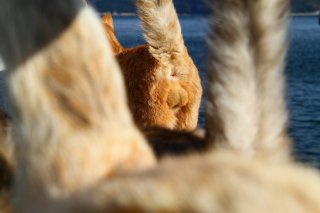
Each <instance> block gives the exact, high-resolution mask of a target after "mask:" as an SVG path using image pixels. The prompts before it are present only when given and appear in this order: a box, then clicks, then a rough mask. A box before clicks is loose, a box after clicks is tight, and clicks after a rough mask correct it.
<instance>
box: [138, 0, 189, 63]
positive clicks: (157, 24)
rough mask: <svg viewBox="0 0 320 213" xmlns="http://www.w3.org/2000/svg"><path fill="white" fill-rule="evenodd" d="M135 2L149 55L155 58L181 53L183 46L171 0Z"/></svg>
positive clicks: (142, 0) (141, 0)
mask: <svg viewBox="0 0 320 213" xmlns="http://www.w3.org/2000/svg"><path fill="white" fill-rule="evenodd" d="M136 2H137V7H138V11H139V17H140V19H141V21H142V25H143V30H144V35H145V38H146V40H147V42H148V44H149V45H150V48H149V51H150V53H151V54H152V55H153V56H155V57H156V58H159V57H160V56H163V55H166V54H167V55H169V56H170V55H172V54H179V53H182V52H183V51H184V50H185V46H184V41H183V37H182V34H181V26H180V23H179V20H178V16H177V13H176V11H175V8H174V5H173V2H172V0H137V1H136Z"/></svg>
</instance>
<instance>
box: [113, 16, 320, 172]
mask: <svg viewBox="0 0 320 213" xmlns="http://www.w3.org/2000/svg"><path fill="white" fill-rule="evenodd" d="M180 21H181V25H182V31H183V35H184V39H185V42H186V45H187V47H188V49H189V52H190V55H191V57H192V58H193V60H194V61H195V64H196V65H197V67H198V69H199V70H200V74H201V78H202V82H203V86H205V80H206V77H205V64H206V53H207V47H206V35H207V32H208V22H207V19H206V18H205V17H195V16H185V17H181V18H180ZM115 28H116V33H117V35H118V37H119V40H120V42H121V43H122V44H123V45H124V46H126V47H132V46H136V45H138V44H143V43H144V39H143V36H142V31H141V28H140V24H139V21H138V19H137V18H136V17H115ZM270 45H272V44H270ZM286 75H287V88H288V95H287V96H288V108H289V111H290V134H291V135H292V137H293V138H294V141H295V144H294V151H295V153H294V154H295V156H296V157H297V158H298V160H300V161H302V162H305V163H308V164H311V165H313V166H316V167H319V168H320V141H319V139H320V26H319V25H318V20H317V17H293V18H292V20H291V26H290V49H289V53H288V57H287V68H286ZM204 102H205V98H203V101H202V103H204ZM204 111H205V109H204V104H202V105H201V108H200V117H199V126H201V127H204V125H205V116H204Z"/></svg>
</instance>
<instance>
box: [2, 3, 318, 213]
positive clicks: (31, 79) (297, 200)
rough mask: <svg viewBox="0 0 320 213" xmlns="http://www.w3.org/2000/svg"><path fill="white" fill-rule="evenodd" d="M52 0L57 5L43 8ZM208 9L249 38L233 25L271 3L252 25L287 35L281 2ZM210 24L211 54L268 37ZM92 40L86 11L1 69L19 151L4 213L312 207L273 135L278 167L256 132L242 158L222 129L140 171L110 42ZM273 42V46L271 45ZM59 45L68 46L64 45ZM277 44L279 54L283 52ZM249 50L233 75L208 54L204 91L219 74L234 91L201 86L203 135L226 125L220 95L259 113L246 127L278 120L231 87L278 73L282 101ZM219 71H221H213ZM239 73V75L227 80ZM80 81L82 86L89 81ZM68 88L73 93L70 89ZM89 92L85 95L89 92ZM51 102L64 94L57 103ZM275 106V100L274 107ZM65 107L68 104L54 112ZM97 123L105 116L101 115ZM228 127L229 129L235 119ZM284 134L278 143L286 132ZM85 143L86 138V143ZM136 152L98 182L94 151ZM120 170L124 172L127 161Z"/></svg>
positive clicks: (301, 174)
mask: <svg viewBox="0 0 320 213" xmlns="http://www.w3.org/2000/svg"><path fill="white" fill-rule="evenodd" d="M20 1H21V2H23V1H22V0H20ZM61 1H62V0H61ZM63 1H64V2H68V1H67V0H63ZM69 1H71V0H69ZM218 1H219V2H218ZM0 2H1V1H0ZM56 2H59V0H56V1H54V3H56ZM212 2H215V3H217V4H215V6H216V7H217V8H219V9H220V10H221V12H217V11H216V12H215V14H214V15H215V20H217V21H218V20H219V19H222V16H224V14H229V15H230V16H229V17H230V19H229V18H226V19H225V20H224V24H225V25H227V26H230V27H231V29H230V30H231V31H233V32H240V31H244V32H243V33H244V34H246V36H248V38H251V36H252V35H251V34H250V33H248V32H249V31H247V28H243V24H244V23H249V22H248V21H253V19H254V18H256V19H257V20H259V18H261V17H260V15H261V16H263V15H264V14H263V13H255V12H256V11H260V10H258V9H257V8H260V7H258V5H260V6H261V7H265V8H269V7H271V6H272V5H273V6H272V7H271V8H273V9H274V10H269V12H270V13H271V11H272V13H271V14H278V15H279V16H268V17H267V16H265V17H264V18H263V20H265V21H266V22H265V23H266V25H264V27H267V26H272V25H273V23H278V21H279V20H283V21H281V24H280V25H279V26H278V27H279V28H284V29H286V27H287V24H286V19H287V4H288V2H287V1H286V0H268V1H264V0H257V1H250V0H225V1H220V0H216V1H214V0H212ZM264 4H266V5H264ZM275 5H277V7H275ZM276 10H278V12H279V13H277V12H276ZM67 11H68V10H66V11H65V12H67ZM280 11H281V12H280ZM59 12H60V11H59ZM260 12H261V11H260ZM241 17H242V18H244V19H241ZM13 18H14V17H13ZM234 18H236V19H237V20H238V21H240V22H243V23H242V24H240V25H236V26H234V25H233V24H231V23H233V21H234V20H235V19H234ZM222 20H223V19H222ZM253 22H254V21H253ZM28 23H29V24H32V23H30V22H28ZM217 24H218V25H216V27H215V28H214V30H213V36H211V37H210V41H211V43H210V46H211V47H212V48H213V50H215V51H217V49H216V48H215V45H218V46H220V47H221V51H222V52H223V50H224V51H226V52H227V53H228V51H231V50H233V51H237V48H235V47H237V45H235V43H233V41H236V44H238V45H240V46H242V45H244V43H243V42H245V44H247V45H249V46H250V47H252V48H253V49H252V50H255V51H253V52H256V51H257V50H258V49H260V48H258V47H259V45H260V43H259V42H257V41H259V39H258V38H264V37H265V36H267V35H268V33H270V32H273V30H263V31H257V32H260V33H258V34H257V35H259V37H252V40H251V39H250V41H251V42H253V43H251V42H248V41H246V40H245V39H244V40H243V39H241V40H238V39H237V37H238V36H239V34H238V33H234V34H229V33H228V29H227V28H223V27H222V26H221V27H222V28H223V30H222V29H221V28H220V27H219V23H217ZM221 24H222V23H221ZM84 26H85V27H84ZM88 27H90V30H88ZM257 27H258V26H257ZM253 29H255V27H253ZM271 29H273V28H271ZM285 31H286V30H285ZM92 33H95V35H96V36H97V37H95V38H94V39H93V37H92ZM285 34H286V33H284V34H282V36H283V37H282V36H279V37H275V38H273V39H280V41H281V40H282V39H283V40H282V41H284V40H285V39H284V37H285ZM103 36H104V35H103V32H102V27H101V26H99V24H98V20H97V19H96V18H94V14H93V13H92V12H91V11H90V10H89V9H85V10H84V11H82V12H81V13H80V14H79V15H78V16H77V17H76V20H75V21H74V22H72V24H71V25H70V27H69V28H67V29H66V30H65V32H63V34H62V35H60V36H59V37H58V38H57V39H56V40H55V41H53V42H52V43H50V44H48V46H46V47H45V48H44V49H41V51H39V52H38V53H37V54H36V55H33V56H31V57H30V58H28V60H27V61H26V63H24V64H22V65H20V66H18V67H17V69H15V70H13V71H12V72H11V73H10V82H9V84H10V91H11V93H12V99H13V103H15V105H14V107H15V108H16V110H15V111H14V112H15V113H16V114H15V115H14V121H15V122H16V123H15V124H14V125H13V128H14V130H15V134H17V135H14V138H13V139H14V142H15V143H16V144H17V145H19V146H18V147H20V148H19V150H18V151H19V152H17V153H16V157H17V159H18V166H17V171H16V173H17V174H18V176H17V177H16V183H15V185H14V188H13V198H14V200H13V206H14V210H15V211H14V212H32V213H34V212H35V213H37V212H49V213H50V212H80V213H84V212H159V213H160V212H197V213H198V212H200V213H201V212H204V213H211V212H223V213H248V212H259V213H267V212H279V213H283V212H290V213H305V212H308V213H309V212H310V213H318V212H320V176H319V172H318V171H316V170H314V169H310V168H303V166H301V165H298V164H297V163H294V162H292V161H287V157H286V156H288V154H282V153H288V152H289V149H287V148H286V146H283V145H282V140H280V139H279V140H278V139H277V138H278V137H275V139H276V141H275V142H272V144H274V146H278V148H277V149H275V150H274V153H273V154H274V155H275V158H276V159H277V160H274V159H272V157H271V156H270V155H269V150H270V149H269V145H266V146H265V143H263V141H266V139H265V138H264V137H262V136H263V134H259V137H261V138H260V139H261V140H260V141H262V143H261V144H259V145H258V146H256V147H259V148H257V149H252V150H254V151H253V152H246V149H238V148H235V147H233V145H232V143H230V140H229V137H228V134H225V135H224V137H221V138H223V140H219V141H218V142H219V143H221V144H219V145H217V146H215V147H214V149H213V150H211V151H210V152H208V153H207V154H203V155H192V156H185V157H182V158H173V157H171V158H170V157H169V158H168V159H167V160H164V161H163V162H161V163H160V164H159V165H154V166H153V167H152V168H149V169H148V170H147V171H141V170H140V169H141V164H140V163H141V162H142V163H145V164H144V165H143V166H142V167H148V166H150V164H152V163H153V161H152V159H153V158H152V157H150V152H149V151H148V149H147V148H146V147H145V145H144V140H143V138H142V137H141V135H140V134H139V132H138V131H137V130H136V128H135V127H134V125H133V122H132V121H131V119H130V115H129V113H128V109H127V107H126V103H125V98H124V92H123V90H124V85H123V83H122V81H121V76H120V75H119V74H118V73H119V70H118V67H117V66H116V64H115V61H114V59H113V58H112V52H111V47H110V46H109V45H107V44H105V43H104V42H103V41H104V40H105V39H104V38H103ZM230 36H231V37H230ZM232 36H235V40H233V39H230V38H232ZM267 37H268V36H267ZM76 38H80V39H79V40H77V39H76ZM218 38H220V39H218ZM227 38H228V39H227ZM224 39H227V40H224ZM77 41H79V42H80V43H81V45H88V46H85V47H83V46H82V47H81V50H82V51H80V50H79V49H78V48H79V47H80V46H81V45H80V43H77ZM226 41H228V42H226ZM276 41H278V40H276ZM283 44H284V43H282V42H280V43H279V45H283ZM60 45H61V46H60ZM230 45H235V47H230ZM66 46H67V47H68V48H65V47H66ZM256 47H257V49H256ZM282 47H284V48H285V46H282ZM82 48H84V49H82ZM234 48H235V49H234ZM261 48H262V46H261ZM241 49H242V48H241ZM246 49H247V48H244V50H246ZM0 50H1V51H2V52H3V50H5V49H1V46H0ZM57 50H61V51H57ZM7 51H9V50H7ZM69 51H70V52H69ZM266 51H267V50H266ZM282 51H285V50H281V52H282ZM244 52H246V51H244ZM249 52H250V51H249ZM253 52H250V54H249V53H248V52H247V54H248V55H247V56H246V57H245V58H251V60H252V61H256V63H253V64H254V67H257V68H254V69H246V70H242V69H241V72H240V71H239V69H237V70H234V69H233V68H232V67H230V69H222V68H223V67H224V66H223V65H225V64H227V62H226V61H225V60H228V57H227V56H228V55H226V57H225V58H223V57H218V56H219V54H217V55H214V56H212V58H210V61H212V63H213V64H209V69H208V72H217V73H216V74H215V75H212V76H210V85H213V84H215V83H217V84H218V85H219V84H221V82H222V81H221V79H220V78H223V76H224V78H226V79H228V80H232V79H233V77H235V78H236V79H237V81H238V82H237V84H235V85H233V84H228V82H227V81H223V83H224V84H223V86H221V87H222V89H221V91H224V90H228V89H229V90H230V91H233V89H234V88H233V87H234V86H237V87H239V92H240V94H239V97H238V96H237V95H232V96H231V95H228V93H226V92H219V91H218V92H214V90H213V89H212V88H214V87H212V88H210V90H209V93H210V98H209V101H208V102H209V106H210V104H211V105H215V106H214V107H215V108H214V107H211V108H209V109H208V110H215V111H213V112H212V113H211V114H210V112H208V117H207V119H208V120H209V124H210V125H209V127H208V129H207V131H216V129H215V128H213V125H212V124H221V123H222V124H224V123H226V122H227V120H226V116H224V114H223V113H222V114H221V116H213V115H214V113H215V112H216V111H219V112H220V111H222V110H221V109H220V107H221V106H224V105H220V104H217V103H219V100H223V96H225V98H227V99H228V100H231V99H234V100H233V101H231V102H232V103H236V104H235V107H237V106H239V105H241V104H243V105H244V107H245V108H246V107H249V108H250V109H251V108H253V109H254V111H252V112H251V113H258V114H257V115H256V117H258V118H257V120H258V122H257V123H258V124H259V125H258V126H257V127H256V128H257V130H256V131H257V132H262V130H264V129H265V128H264V124H263V123H264V122H265V121H266V120H265V119H262V118H263V116H261V114H262V112H263V111H264V110H265V109H268V110H271V111H268V110H267V111H266V112H269V113H271V114H270V116H271V117H272V116H273V115H272V113H273V110H276V112H277V113H278V111H279V112H280V111H281V112H282V113H284V114H286V110H285V107H283V108H281V107H276V108H274V109H273V108H272V109H271V107H269V105H268V104H266V103H267V101H263V102H262V101H261V102H260V101H256V102H257V103H259V104H257V105H254V106H255V107H251V104H248V101H247V99H246V98H241V97H242V96H241V92H242V89H241V87H240V86H242V84H248V82H249V83H251V84H254V85H255V87H256V90H257V91H262V88H261V86H262V85H264V83H266V82H265V81H267V80H266V79H269V77H270V76H269V75H271V76H273V75H279V78H275V79H274V80H275V82H274V87H277V85H278V84H279V85H282V86H280V87H279V88H278V89H277V92H278V93H280V94H281V99H283V90H282V87H283V77H282V75H283V73H282V62H281V61H279V60H275V61H276V64H277V65H274V68H273V69H270V70H269V68H268V69H267V68H266V69H267V70H269V71H270V72H269V71H268V72H265V73H264V74H265V76H264V78H259V76H260V74H261V73H259V72H260V71H261V70H262V68H261V67H264V66H263V65H264V63H266V65H270V63H269V61H268V60H267V61H265V60H258V59H259V58H260V59H266V58H265V57H267V56H263V57H262V55H259V54H257V53H255V54H253ZM271 52H272V51H271ZM271 52H269V53H270V55H269V56H270V57H271V58H273V57H274V54H275V52H273V53H271ZM58 53H59V54H58ZM61 53H63V54H61ZM76 53H77V54H76ZM277 53H278V52H277ZM243 54H244V53H243ZM278 54H279V53H278ZM283 54H284V53H283ZM84 56H86V57H84ZM89 56H90V57H89ZM269 56H268V57H267V58H269ZM75 58H77V59H79V58H80V59H82V60H76V59H75ZM93 58H94V60H93ZM102 58H103V59H102ZM51 59H54V60H51ZM56 60H57V61H56ZM281 60H283V58H282V59H281ZM13 61H15V60H13ZM79 61H81V63H79ZM248 61H250V60H248ZM258 61H259V63H258ZM279 62H280V63H279ZM253 64H252V65H253ZM271 64H272V63H271ZM219 65H221V69H216V68H217V67H219ZM91 66H92V67H91ZM211 66H212V67H213V69H211ZM267 67H269V66H267ZM91 68H92V69H91ZM48 71H52V72H49V73H50V75H48ZM77 71H78V72H77ZM88 71H90V72H88ZM94 71H96V72H94ZM238 71H239V73H241V75H239V76H237V75H235V76H234V75H231V74H234V73H235V72H238ZM91 72H93V73H91ZM222 72H223V73H224V74H223V73H222ZM245 72H248V73H245ZM252 72H255V73H256V76H257V78H249V79H251V80H247V78H245V77H244V76H251V75H252ZM84 73H85V74H84ZM276 73H277V74H276ZM62 74H66V75H62ZM209 74H210V73H209ZM60 75H62V76H65V77H70V78H69V81H65V80H66V78H62V76H60ZM242 75H244V76H242ZM95 76H97V77H95ZM213 76H216V77H213ZM218 77H219V78H218ZM88 79H90V80H92V81H90V82H93V83H92V84H90V83H89V82H88ZM251 81H252V82H251ZM65 82H68V85H65V84H64V83H65ZM241 82H242V83H241ZM258 82H259V83H258ZM263 82H264V83H263ZM260 83H262V84H260ZM88 85H91V86H88ZM93 85H96V87H94V86H93ZM58 86H59V87H58ZM75 87H77V88H78V89H74V88H75ZM100 87H101V88H104V87H106V90H103V91H106V93H103V94H102V93H100V92H99V91H100V90H99V88H100ZM93 88H94V89H95V91H96V93H93V92H92V89H93ZM215 89H220V87H218V86H217V87H216V88H215ZM263 91H264V92H260V93H261V94H262V95H261V96H255V97H256V98H257V99H258V98H259V99H261V100H263V99H264V98H266V97H264V96H268V95H270V96H273V95H274V92H275V91H274V90H273V88H270V89H269V90H263ZM212 93H213V94H212ZM269 93H270V94H269ZM31 94H32V96H31ZM69 94H72V95H69ZM234 94H236V91H235V92H234ZM220 96H222V97H220ZM58 97H66V98H65V99H64V102H62V101H59V100H61V99H59V98H58ZM279 101H280V100H279ZM102 102H103V103H104V107H97V106H98V105H100V103H101V105H103V104H102ZM282 102H283V103H284V101H283V100H282ZM93 103H95V104H93ZM96 104H98V105H96ZM264 104H266V106H265V105H264ZM66 105H67V106H68V107H66V108H65V107H63V106H66ZM262 105H263V107H262ZM88 106H91V107H88ZM94 106H95V107H94ZM70 107H72V108H71V109H72V110H70ZM83 107H84V108H85V110H83V111H85V112H86V113H81V112H83V111H82V110H80V109H82V108H83ZM230 107H232V105H231V106H230ZM216 109H218V110H216ZM101 112H104V113H105V114H104V113H101ZM80 115H81V116H80ZM105 116H106V117H107V118H108V119H106V120H105V118H106V117H105ZM252 117H255V116H252ZM215 119H218V120H215ZM260 119H261V120H260ZM286 119H287V118H286V116H285V117H279V125H280V124H281V123H282V124H281V125H280V127H279V128H280V130H279V129H274V130H275V132H273V131H271V132H270V134H272V135H277V136H279V134H275V133H277V132H283V131H284V130H285V128H286V127H285V123H286ZM228 122H229V121H228ZM52 124H56V125H52ZM71 124H72V125H71ZM92 124H94V125H93V126H92ZM260 124H261V125H260ZM277 124H278V123H277ZM234 125H240V124H239V123H238V122H235V123H234ZM218 126H219V128H220V130H221V132H223V133H225V132H228V131H231V130H233V129H234V127H233V126H232V125H231V126H230V125H218ZM93 127H94V128H93ZM211 128H213V129H211ZM229 128H231V129H230V130H229ZM238 128H239V127H238ZM243 128H246V127H243ZM261 128H262V130H261ZM275 128H276V127H275ZM80 130H81V131H80ZM242 134H243V135H242ZM242 134H240V133H238V135H239V137H240V138H244V137H245V135H246V134H249V132H248V131H243V132H242ZM280 135H281V136H282V134H280ZM218 138H219V137H218ZM279 138H281V137H279ZM284 138H287V136H286V135H285V134H284ZM75 139H76V140H75ZM87 139H93V140H91V141H90V143H87ZM133 139H136V140H137V141H136V144H140V146H139V145H137V146H128V145H130V144H131V142H132V141H133ZM251 139H252V137H251V134H249V135H248V140H251ZM208 140H215V139H214V138H213V139H212V133H211V132H210V134H209V135H208ZM239 142H240V145H239V147H241V146H242V144H241V141H239ZM223 143H226V145H223ZM278 143H279V144H278ZM230 144H231V145H230ZM248 144H252V143H248ZM137 147H145V148H142V150H144V152H139V153H138V154H139V155H138V156H136V155H133V156H135V157H138V158H139V159H140V160H138V159H137V160H136V161H133V162H139V161H140V163H137V164H133V165H131V166H132V167H131V166H130V168H131V169H134V170H135V171H132V173H121V174H120V173H113V176H112V177H110V176H108V175H106V174H108V172H106V170H108V169H105V168H109V170H108V171H111V170H110V161H109V160H110V158H103V157H102V155H100V154H101V153H102V152H104V151H105V154H106V155H105V156H110V152H112V153H116V154H117V156H119V157H121V156H124V158H121V159H127V158H125V157H126V155H125V153H128V152H129V153H137V152H136V149H135V148H137ZM243 150H245V152H243ZM248 153H249V154H248ZM260 153H261V154H260ZM111 156H112V155H111ZM129 156H130V154H129ZM131 156H132V155H131ZM248 156H249V157H248ZM262 156H263V157H262ZM282 156H285V157H282ZM121 159H120V161H119V162H120V164H118V166H119V167H117V166H114V167H112V168H111V169H115V170H117V168H123V164H121V162H122V163H123V161H121ZM134 159H136V158H134ZM150 159H151V160H150ZM124 162H126V161H124ZM124 166H125V167H126V164H124ZM100 169H101V170H100ZM99 171H100V172H102V174H101V173H100V172H99ZM109 174H110V173H109ZM102 177H104V178H102Z"/></svg>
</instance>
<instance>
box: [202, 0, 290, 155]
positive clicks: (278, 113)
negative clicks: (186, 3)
mask: <svg viewBox="0 0 320 213" xmlns="http://www.w3.org/2000/svg"><path fill="white" fill-rule="evenodd" d="M212 2H213V3H212V7H213V10H214V14H215V17H214V20H213V21H212V22H211V23H214V24H213V25H214V26H212V27H213V33H212V35H211V36H210V41H209V46H210V48H211V52H212V53H211V54H212V59H213V60H211V61H210V64H209V66H208V67H209V68H208V76H209V82H210V88H209V103H208V110H207V116H208V117H207V118H208V133H209V135H208V136H209V137H208V139H209V140H212V141H214V142H215V144H216V145H217V146H218V147H221V146H222V147H228V148H231V149H234V150H237V151H239V152H241V153H243V154H244V155H247V156H248V155H249V156H253V155H263V156H266V157H270V158H273V159H287V158H288V156H289V149H288V144H289V143H288V141H289V139H288V136H287V133H286V131H287V110H286V104H285V98H284V84H285V83H284V75H283V70H284V58H285V55H286V50H287V42H286V41H287V20H288V18H287V17H288V8H287V7H288V1H287V0H272V1H261V0H258V1H247V0H241V1H234V0H225V1H212Z"/></svg>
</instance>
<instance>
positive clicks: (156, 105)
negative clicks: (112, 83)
mask: <svg viewBox="0 0 320 213" xmlns="http://www.w3.org/2000/svg"><path fill="white" fill-rule="evenodd" d="M136 2H137V8H138V10H139V17H140V19H141V21H142V26H143V30H144V35H145V38H146V40H147V45H142V46H138V47H134V48H123V47H122V46H121V44H120V43H119V42H118V40H117V38H116V36H115V32H114V27H113V21H112V17H111V15H110V14H107V15H105V16H104V17H103V18H102V20H103V22H104V25H105V29H106V32H107V35H108V38H109V40H110V42H111V44H112V47H113V50H114V53H115V54H116V57H117V60H118V62H119V64H120V66H121V68H122V71H123V74H124V79H125V83H126V88H127V93H128V99H129V107H130V109H131V112H132V114H133V117H134V120H135V121H136V123H137V124H138V126H140V127H142V128H144V127H163V128H169V129H176V130H193V129H195V128H196V127H197V123H198V111H199V106H200V99H201V95H202V88H201V82H200V78H199V72H198V69H197V68H196V66H195V65H194V63H193V61H192V59H191V57H190V56H189V54H188V50H187V48H186V46H185V44H184V40H183V37H182V33H181V27H180V23H179V20H178V17H177V14H176V11H175V9H174V6H173V3H172V1H171V0H170V1H163V0H160V1H158V0H145V1H144V0H137V1H136Z"/></svg>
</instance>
